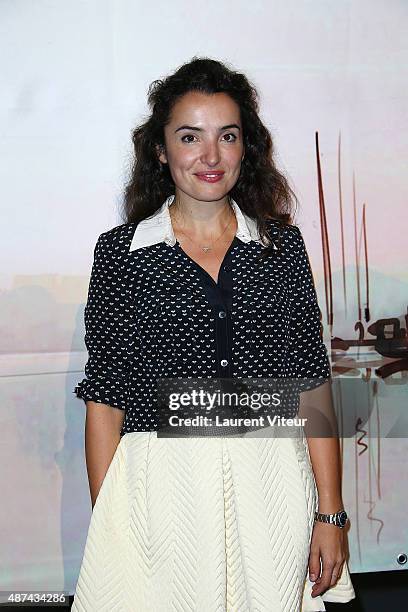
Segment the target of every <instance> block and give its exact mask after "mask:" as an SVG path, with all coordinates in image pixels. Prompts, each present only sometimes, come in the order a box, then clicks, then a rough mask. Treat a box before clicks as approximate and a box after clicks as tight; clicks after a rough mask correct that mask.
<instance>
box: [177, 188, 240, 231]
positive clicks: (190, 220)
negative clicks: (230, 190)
mask: <svg viewBox="0 0 408 612" xmlns="http://www.w3.org/2000/svg"><path fill="white" fill-rule="evenodd" d="M169 213H170V217H171V221H172V224H173V228H174V230H175V231H177V229H180V230H182V231H185V232H188V235H189V236H190V237H192V238H197V240H200V241H211V240H213V239H215V238H217V237H218V236H219V235H221V233H222V232H224V231H225V233H226V235H227V236H230V235H231V231H232V232H233V234H234V235H235V231H236V218H235V213H234V210H233V208H232V204H231V203H230V198H229V196H226V197H225V198H223V199H222V200H217V201H215V202H201V201H199V200H191V201H185V200H181V198H180V197H179V196H177V195H176V197H175V199H174V200H173V203H172V204H171V206H170V208H169ZM228 224H229V225H228ZM227 226H228V227H227ZM226 228H227V229H226Z"/></svg>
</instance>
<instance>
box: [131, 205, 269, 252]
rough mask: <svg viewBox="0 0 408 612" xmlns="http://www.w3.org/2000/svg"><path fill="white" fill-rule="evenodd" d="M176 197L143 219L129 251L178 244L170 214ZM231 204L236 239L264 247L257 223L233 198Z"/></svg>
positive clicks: (138, 225) (137, 227)
mask: <svg viewBox="0 0 408 612" xmlns="http://www.w3.org/2000/svg"><path fill="white" fill-rule="evenodd" d="M174 197H175V196H174V195H171V196H169V197H168V198H167V199H166V200H165V202H163V204H162V206H161V207H160V208H159V209H158V210H157V211H156V212H155V213H154V214H153V215H152V216H150V217H148V218H147V219H143V220H142V221H140V222H139V223H138V224H137V226H136V230H135V233H134V235H133V239H132V242H131V245H130V249H129V251H134V250H136V249H140V248H142V247H146V246H150V245H152V244H157V243H158V242H166V243H167V244H169V245H170V246H174V245H175V244H176V237H175V235H174V232H173V226H172V224H171V217H170V213H169V206H170V205H171V204H172V202H173V200H174ZM231 204H232V208H233V210H234V212H235V216H236V219H237V231H236V233H235V235H236V237H237V238H239V239H240V240H242V241H243V242H250V241H251V240H254V241H255V242H259V243H260V244H263V245H264V243H263V242H262V240H261V238H260V236H259V233H258V229H257V224H256V221H255V220H254V219H251V217H248V215H246V214H245V213H244V212H243V211H242V210H241V209H240V208H239V206H238V204H237V203H236V202H235V200H233V199H232V198H231ZM264 246H265V245H264Z"/></svg>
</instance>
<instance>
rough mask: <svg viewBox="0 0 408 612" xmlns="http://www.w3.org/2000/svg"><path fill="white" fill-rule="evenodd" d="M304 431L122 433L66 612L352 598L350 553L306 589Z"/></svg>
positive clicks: (284, 604)
mask: <svg viewBox="0 0 408 612" xmlns="http://www.w3.org/2000/svg"><path fill="white" fill-rule="evenodd" d="M301 432H302V430H301V429H300V428H295V431H294V432H293V437H285V438H277V437H275V438H274V437H269V438H256V437H252V436H255V434H250V435H249V437H247V438H236V439H231V438H228V439H227V438H218V439H216V438H210V439H203V438H201V439H200V438H190V439H181V438H176V439H172V440H168V439H160V438H158V437H157V435H156V433H155V432H134V433H131V434H127V435H126V436H123V438H121V441H120V443H119V445H118V447H117V449H116V452H115V455H114V457H113V459H112V462H111V464H110V466H109V469H108V472H107V474H106V476H105V479H104V481H103V484H102V487H101V489H100V492H99V495H98V498H97V500H96V504H95V506H94V510H93V514H92V519H91V524H90V527H89V532H88V537H87V541H86V546H85V552H84V557H83V562H82V566H81V570H80V573H79V578H78V582H77V587H76V591H75V597H74V602H73V606H72V608H71V611H72V612H115V611H117V612H170V611H176V610H177V611H178V612H255V611H256V612H311V611H318V610H325V609H326V607H325V604H324V602H338V603H345V602H348V601H350V600H351V599H353V598H354V597H355V592H354V589H353V585H352V583H351V579H350V573H349V570H348V566H347V563H344V564H343V569H342V572H341V575H340V577H339V579H338V580H337V582H336V584H335V585H333V586H332V587H330V588H329V589H327V590H326V591H325V592H324V593H323V594H322V595H319V596H317V597H312V596H311V590H312V586H313V583H312V582H311V581H310V580H309V578H308V571H307V570H308V557H309V548H310V539H311V535H312V529H313V517H314V510H315V508H316V503H317V489H316V485H315V481H314V478H313V471H312V468H311V462H310V457H309V454H308V448H307V443H306V440H305V439H304V438H302V433H301ZM328 528H331V529H338V527H335V526H329V527H328Z"/></svg>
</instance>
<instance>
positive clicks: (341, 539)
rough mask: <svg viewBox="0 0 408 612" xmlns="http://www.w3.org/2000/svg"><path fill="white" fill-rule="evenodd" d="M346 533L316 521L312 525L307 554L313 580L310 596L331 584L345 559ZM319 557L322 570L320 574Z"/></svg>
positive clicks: (334, 526)
mask: <svg viewBox="0 0 408 612" xmlns="http://www.w3.org/2000/svg"><path fill="white" fill-rule="evenodd" d="M346 555H347V551H346V534H345V532H344V529H340V527H337V526H336V525H330V524H329V523H321V522H320V521H316V522H315V524H314V527H313V533H312V540H311V544H310V555H309V577H310V580H312V581H313V582H315V584H314V585H313V588H312V597H316V596H317V595H321V594H322V593H323V592H324V591H326V590H327V589H328V588H329V587H331V586H333V585H334V584H335V583H336V582H337V580H338V578H339V577H340V574H341V572H342V569H343V564H344V561H345V560H346ZM320 559H321V560H322V572H321V574H320Z"/></svg>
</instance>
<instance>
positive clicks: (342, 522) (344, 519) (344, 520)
mask: <svg viewBox="0 0 408 612" xmlns="http://www.w3.org/2000/svg"><path fill="white" fill-rule="evenodd" d="M338 521H339V524H340V525H341V526H342V527H344V525H345V524H346V523H347V513H346V511H345V510H342V511H341V512H339V514H338Z"/></svg>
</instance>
